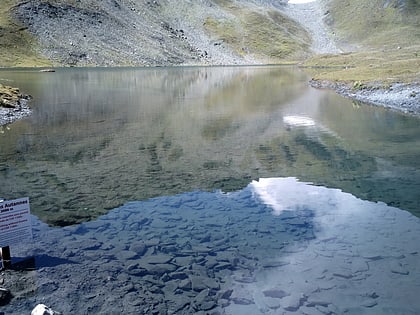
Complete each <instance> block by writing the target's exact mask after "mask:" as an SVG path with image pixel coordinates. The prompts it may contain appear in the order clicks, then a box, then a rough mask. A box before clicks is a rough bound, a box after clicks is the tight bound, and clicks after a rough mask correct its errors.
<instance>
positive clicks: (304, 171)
mask: <svg viewBox="0 0 420 315" xmlns="http://www.w3.org/2000/svg"><path fill="white" fill-rule="evenodd" d="M5 80H8V81H7V82H5V83H7V84H9V85H16V86H19V87H20V88H21V89H22V90H23V91H24V92H27V93H29V94H32V95H33V97H34V101H33V102H32V106H33V108H34V114H33V115H32V116H31V117H29V118H28V119H25V120H23V121H19V122H17V123H14V124H12V125H10V126H6V127H4V128H2V129H1V130H0V132H1V133H0V182H1V183H2V185H0V196H1V197H3V198H6V199H14V198H19V197H23V196H29V197H30V199H31V211H32V213H33V214H34V215H35V216H34V217H33V224H34V243H33V244H30V245H28V246H26V245H22V246H21V247H19V248H18V247H16V248H12V255H14V257H15V261H18V260H22V259H24V258H27V257H31V256H34V257H35V264H36V267H37V268H36V270H34V271H26V273H25V275H26V276H25V277H24V279H25V280H22V282H23V283H22V285H20V284H16V286H15V288H14V289H15V290H16V292H17V293H18V295H19V296H21V297H22V298H21V299H14V300H12V302H11V304H10V305H9V306H4V307H1V308H0V312H1V311H3V312H5V313H6V314H10V313H11V314H23V313H29V312H30V310H31V309H32V308H33V307H34V305H36V303H41V302H42V303H45V304H47V305H49V306H51V307H52V308H55V309H56V310H57V311H60V312H63V313H64V314H67V313H77V314H95V313H98V314H119V313H121V312H122V311H124V312H125V313H128V314H192V313H199V312H202V314H343V313H346V314H416V313H419V311H420V305H419V302H418V299H417V296H416V292H418V289H419V286H420V279H419V276H418V274H420V272H419V270H418V269H419V267H420V258H419V255H420V254H419V251H420V248H419V245H418V237H419V236H420V221H419V218H418V216H420V196H419V191H420V150H419V148H420V120H419V119H418V118H413V117H410V116H407V115H403V114H400V113H394V112H391V111H388V110H384V109H382V108H377V107H372V106H367V105H364V104H359V103H352V102H351V101H349V100H347V99H344V98H342V97H340V96H338V95H335V94H334V93H331V92H329V91H320V90H314V89H312V88H310V87H308V86H307V83H306V82H307V77H306V76H305V75H304V74H303V73H301V72H299V70H297V69H296V68H291V67H290V68H289V67H220V68H162V69H123V70H121V69H62V70H58V71H57V72H56V73H38V72H28V71H21V72H16V71H14V72H11V71H0V82H1V83H3V82H2V81H5ZM9 80H10V81H9ZM377 201H378V202H377ZM406 210H407V211H409V212H407V211H406ZM410 212H411V213H410ZM46 223H48V224H50V225H55V226H66V225H70V224H74V225H72V226H67V227H61V228H59V227H55V228H54V227H49V226H48V225H47V224H46ZM22 279H23V278H22Z"/></svg>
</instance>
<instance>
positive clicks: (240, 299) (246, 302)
mask: <svg viewBox="0 0 420 315" xmlns="http://www.w3.org/2000/svg"><path fill="white" fill-rule="evenodd" d="M231 300H232V302H233V303H235V304H239V305H251V304H255V302H254V300H250V299H247V298H244V297H234V298H232V299H231Z"/></svg>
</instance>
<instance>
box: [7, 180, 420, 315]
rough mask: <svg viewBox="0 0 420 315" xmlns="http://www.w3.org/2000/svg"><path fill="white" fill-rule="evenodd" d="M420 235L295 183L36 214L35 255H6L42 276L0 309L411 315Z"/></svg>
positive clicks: (402, 214)
mask: <svg viewBox="0 0 420 315" xmlns="http://www.w3.org/2000/svg"><path fill="white" fill-rule="evenodd" d="M419 235H420V219H419V218H417V217H415V216H413V215H411V214H410V213H408V212H406V211H402V210H400V209H397V208H393V207H389V206H387V205H385V204H383V203H373V202H368V201H363V200H361V199H358V198H356V197H354V196H352V195H350V194H348V193H344V192H342V191H340V190H338V189H329V188H325V187H319V186H314V185H311V184H308V183H304V182H300V181H298V180H297V179H295V178H265V179H260V180H259V181H253V182H252V183H250V184H249V185H248V186H247V187H246V188H244V189H242V190H240V191H236V192H230V193H223V192H213V193H209V192H199V191H196V192H189V193H183V194H179V195H176V196H171V197H158V198H153V199H150V200H147V201H135V202H130V203H127V204H125V205H124V206H122V207H119V208H117V209H114V210H112V211H110V212H109V213H108V214H106V215H104V216H102V217H100V218H98V219H97V220H95V221H92V222H86V223H82V224H79V225H76V226H71V227H65V228H50V227H48V226H47V225H45V224H44V223H41V222H40V221H39V220H38V219H36V218H35V217H34V236H35V238H34V244H33V246H31V248H23V247H22V248H20V249H13V251H14V253H15V254H16V255H17V256H20V257H24V256H25V255H30V254H33V255H35V260H36V261H38V262H39V263H40V264H41V265H40V268H38V270H36V271H31V272H30V276H31V277H32V278H31V280H30V281H28V276H26V278H25V279H26V280H25V283H22V284H21V286H20V289H21V290H22V291H23V292H26V293H23V294H22V295H23V297H22V296H21V298H20V299H14V300H13V301H12V303H11V304H10V305H9V306H5V307H3V309H2V311H3V310H4V312H5V313H6V314H28V313H29V312H30V309H31V307H33V306H34V305H35V304H36V303H37V302H38V301H43V303H45V304H47V305H49V306H51V307H52V308H53V309H56V310H57V311H59V312H61V313H63V314H88V313H89V314H115V313H124V314H154V313H156V314H195V313H199V312H208V313H215V314H216V313H217V314H232V315H235V314H253V315H259V314H271V315H274V314H282V313H283V312H297V313H298V314H312V313H316V312H321V313H324V314H325V313H328V314H418V313H419V312H420V301H419V299H418V288H419V284H420V253H419V251H420V248H419V245H418V237H419ZM37 257H38V258H37ZM44 257H54V259H55V261H56V262H60V263H57V264H48V265H46V264H44V263H43V259H44ZM21 275H22V274H20V276H21ZM28 286H31V287H30V289H31V290H32V291H30V290H28ZM29 292H30V293H29ZM12 293H16V292H12Z"/></svg>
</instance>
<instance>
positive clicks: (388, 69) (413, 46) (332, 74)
mask: <svg viewBox="0 0 420 315" xmlns="http://www.w3.org/2000/svg"><path fill="white" fill-rule="evenodd" d="M400 2H401V1H396V0H394V1H386V0H371V1H364V0H331V1H329V3H328V8H329V12H330V15H331V17H332V27H333V28H334V29H335V30H336V32H337V35H338V36H339V37H340V38H342V44H344V46H350V47H357V49H356V51H355V52H352V53H346V54H341V55H324V56H316V57H314V58H312V59H309V60H308V61H307V62H306V63H305V65H306V66H309V67H315V68H313V69H310V70H309V72H310V73H311V74H312V76H313V77H314V79H318V80H329V81H342V82H355V81H360V82H361V83H367V82H376V81H380V82H381V83H383V84H388V83H393V82H418V81H419V80H420V70H419V69H420V18H419V15H420V0H411V1H410V0H408V1H405V2H406V4H405V6H401V4H400Z"/></svg>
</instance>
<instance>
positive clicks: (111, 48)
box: [0, 0, 310, 66]
mask: <svg viewBox="0 0 420 315" xmlns="http://www.w3.org/2000/svg"><path fill="white" fill-rule="evenodd" d="M275 2H276V5H277V6H279V5H280V6H281V3H282V2H281V1H275ZM270 3H271V1H252V0H249V1H228V0H213V1H210V0H207V1H205V0H202V1H187V0H179V1H169V0H160V1H142V0H138V1H133V0H104V1H97V0H78V1H75V0H42V1H41V0H29V1H19V0H2V4H1V5H0V8H1V19H0V32H1V36H2V39H3V40H2V41H1V44H0V45H1V47H0V48H1V55H0V65H1V66H20V65H22V66H26V65H44V64H45V63H46V59H47V60H49V61H50V63H51V64H53V65H77V66H86V65H103V66H112V65H137V66H142V65H151V66H157V65H176V64H254V63H278V62H289V61H295V60H299V59H302V58H303V57H306V56H307V55H308V54H309V46H310V37H309V35H308V33H307V32H306V31H305V30H304V29H303V28H302V27H301V26H299V24H298V23H296V22H294V21H292V20H291V19H290V18H288V17H287V16H285V15H284V14H282V13H281V11H280V10H278V9H276V8H275V7H274V6H271V5H270Z"/></svg>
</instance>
